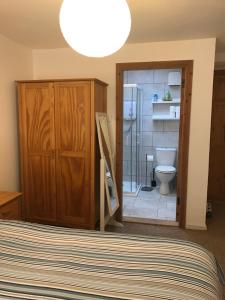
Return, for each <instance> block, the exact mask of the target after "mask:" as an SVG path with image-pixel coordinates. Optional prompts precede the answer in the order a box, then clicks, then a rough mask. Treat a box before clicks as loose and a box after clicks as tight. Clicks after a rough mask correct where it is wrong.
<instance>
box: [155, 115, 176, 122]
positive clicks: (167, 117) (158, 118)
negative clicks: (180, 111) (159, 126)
mask: <svg viewBox="0 0 225 300" xmlns="http://www.w3.org/2000/svg"><path fill="white" fill-rule="evenodd" d="M152 120H154V121H170V120H171V121H179V120H180V118H174V117H172V116H171V115H156V114H155V115H152Z"/></svg>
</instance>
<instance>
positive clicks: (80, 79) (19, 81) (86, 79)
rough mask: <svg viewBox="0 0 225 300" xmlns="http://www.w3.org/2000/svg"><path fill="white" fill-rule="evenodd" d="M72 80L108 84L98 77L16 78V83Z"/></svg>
mask: <svg viewBox="0 0 225 300" xmlns="http://www.w3.org/2000/svg"><path fill="white" fill-rule="evenodd" d="M62 81H63V82H72V81H94V82H95V83H98V84H101V85H103V86H107V85H108V84H107V83H106V82H104V81H101V80H99V79H97V78H71V79H63V78H62V79H38V80H16V83H32V82H33V83H35V82H62Z"/></svg>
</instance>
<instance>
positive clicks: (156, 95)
mask: <svg viewBox="0 0 225 300" xmlns="http://www.w3.org/2000/svg"><path fill="white" fill-rule="evenodd" d="M158 99H159V96H158V94H154V96H153V100H154V102H157V101H158Z"/></svg>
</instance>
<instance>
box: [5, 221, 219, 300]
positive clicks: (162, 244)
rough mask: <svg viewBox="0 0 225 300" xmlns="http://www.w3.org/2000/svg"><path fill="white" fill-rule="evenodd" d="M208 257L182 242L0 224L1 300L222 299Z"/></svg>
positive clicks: (188, 243)
mask: <svg viewBox="0 0 225 300" xmlns="http://www.w3.org/2000/svg"><path fill="white" fill-rule="evenodd" d="M220 291H221V286H220V282H219V278H218V274H217V265H216V261H215V259H214V257H213V256H212V255H211V254H210V253H209V252H208V251H207V250H205V249H203V248H202V247H200V246H198V245H196V244H193V243H190V242H185V241H179V240H170V239H165V238H153V237H142V236H128V235H117V234H111V233H104V234H102V233H99V232H93V231H85V230H76V229H68V228H67V229H66V228H58V227H51V226H45V225H36V224H29V223H23V222H16V221H12V222H10V221H0V299H1V300H2V299H17V300H18V299H41V300H46V299H51V300H52V299H76V300H86V299H87V300H89V299H92V300H99V299H111V300H112V299H127V300H128V299H129V300H130V299H135V300H142V299H148V300H149V299H155V300H157V299H164V300H165V299H170V300H173V299H176V300H179V299H180V300H185V299H187V300H200V299H202V300H213V299H222V298H221V295H220Z"/></svg>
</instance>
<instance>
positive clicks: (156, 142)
mask: <svg viewBox="0 0 225 300" xmlns="http://www.w3.org/2000/svg"><path fill="white" fill-rule="evenodd" d="M178 138H179V137H178V133H177V132H166V133H165V132H153V146H154V147H175V148H177V147H178Z"/></svg>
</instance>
